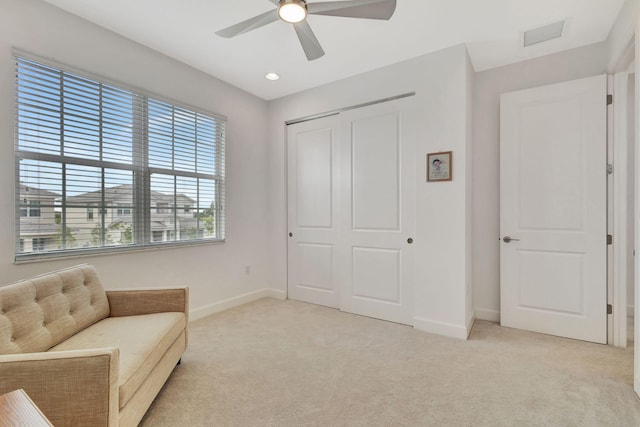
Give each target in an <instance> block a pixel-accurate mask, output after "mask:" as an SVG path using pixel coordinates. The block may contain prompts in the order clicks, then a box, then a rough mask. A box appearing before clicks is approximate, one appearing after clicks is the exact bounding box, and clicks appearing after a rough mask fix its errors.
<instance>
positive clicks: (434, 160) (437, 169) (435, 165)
mask: <svg viewBox="0 0 640 427" xmlns="http://www.w3.org/2000/svg"><path fill="white" fill-rule="evenodd" d="M452 162H453V152H452V151H442V152H439V153H428V154H427V182H438V181H451V180H452V179H453V163H452Z"/></svg>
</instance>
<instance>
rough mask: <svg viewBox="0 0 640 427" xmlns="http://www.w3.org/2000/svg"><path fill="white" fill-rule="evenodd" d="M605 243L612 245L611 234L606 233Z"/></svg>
mask: <svg viewBox="0 0 640 427" xmlns="http://www.w3.org/2000/svg"><path fill="white" fill-rule="evenodd" d="M607 245H613V236H612V235H611V234H607Z"/></svg>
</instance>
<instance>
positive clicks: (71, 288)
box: [0, 264, 109, 354]
mask: <svg viewBox="0 0 640 427" xmlns="http://www.w3.org/2000/svg"><path fill="white" fill-rule="evenodd" d="M108 316H109V301H108V300H107V295H106V293H105V291H104V288H103V287H102V283H100V279H98V275H97V274H96V270H95V268H94V267H93V266H91V265H88V264H83V265H78V266H75V267H71V268H67V269H64V270H58V271H54V272H51V273H47V274H44V275H42V276H37V277H33V278H31V279H27V280H22V281H20V282H17V283H14V284H12V285H8V286H3V287H0V354H15V353H32V352H38V351H46V350H48V349H50V348H51V347H53V346H54V345H56V344H58V343H60V342H61V341H64V340H65V339H67V338H69V337H70V336H72V335H74V334H75V333H77V332H79V331H81V330H82V329H84V328H86V327H87V326H89V325H92V324H93V323H95V322H97V321H99V320H101V319H104V318H105V317H108Z"/></svg>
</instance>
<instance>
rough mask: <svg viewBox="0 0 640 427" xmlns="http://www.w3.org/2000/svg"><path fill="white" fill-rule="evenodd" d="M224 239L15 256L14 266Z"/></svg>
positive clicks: (161, 248) (213, 241)
mask: <svg viewBox="0 0 640 427" xmlns="http://www.w3.org/2000/svg"><path fill="white" fill-rule="evenodd" d="M225 241H226V240H225V239H209V240H196V241H194V240H189V241H184V242H167V243H156V244H148V245H144V246H114V247H107V248H95V249H81V250H68V251H59V252H50V253H38V254H25V255H16V256H15V259H14V262H13V263H14V264H16V265H17V264H29V263H34V262H42V261H52V260H61V259H74V258H86V257H95V256H109V255H118V254H124V253H132V252H152V251H161V250H165V249H178V248H189V247H196V246H209V245H218V244H221V243H225Z"/></svg>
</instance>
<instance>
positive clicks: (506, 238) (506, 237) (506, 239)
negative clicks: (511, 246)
mask: <svg viewBox="0 0 640 427" xmlns="http://www.w3.org/2000/svg"><path fill="white" fill-rule="evenodd" d="M502 241H503V242H505V243H509V242H511V241H513V242H519V241H520V239H514V238H512V237H509V236H504V237H503V238H502Z"/></svg>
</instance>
